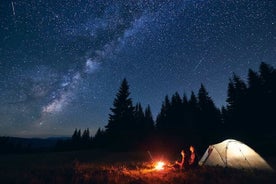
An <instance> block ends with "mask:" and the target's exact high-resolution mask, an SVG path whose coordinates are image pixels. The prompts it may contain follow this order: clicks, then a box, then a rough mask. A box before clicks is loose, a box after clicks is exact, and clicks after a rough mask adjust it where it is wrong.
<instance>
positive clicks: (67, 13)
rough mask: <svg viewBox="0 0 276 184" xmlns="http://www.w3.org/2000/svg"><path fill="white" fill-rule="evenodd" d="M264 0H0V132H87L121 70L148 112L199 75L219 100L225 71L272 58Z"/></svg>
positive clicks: (271, 19) (273, 38)
mask: <svg viewBox="0 0 276 184" xmlns="http://www.w3.org/2000/svg"><path fill="white" fill-rule="evenodd" d="M275 10H276V5H275V1H273V0H264V1H261V0H240V1H239V0H173V1H172V0H171V1H169V0H166V1H161V0H160V1H159V0H156V1H155V0H129V1H122V0H121V1H119V0H118V1H115V0H114V1H111V0H72V1H71V0H66V1H58V0H57V1H46V0H13V1H11V0H1V2H0V74H1V75H0V135H2V136H20V137H48V136H71V135H72V134H73V131H74V129H75V128H81V129H84V128H89V129H90V132H91V133H92V134H93V133H95V131H96V130H97V129H98V128H99V127H101V128H104V126H105V125H106V124H107V122H108V114H109V113H110V109H109V108H110V107H112V103H113V100H114V98H115V95H116V93H117V92H118V89H119V86H120V84H121V82H122V80H123V78H126V79H127V80H128V82H129V85H130V92H131V98H132V99H133V102H134V103H136V102H141V104H142V106H143V107H146V105H148V104H149V105H150V106H151V109H152V112H153V116H154V117H156V115H157V113H158V112H159V111H160V108H161V104H162V101H163V99H164V97H165V95H166V94H168V95H169V96H171V95H172V94H173V93H174V92H176V91H178V92H179V93H180V95H183V94H184V93H186V94H187V95H188V96H190V94H191V91H192V90H193V91H195V93H197V92H198V89H199V87H200V84H201V83H203V84H204V85H205V87H206V88H207V91H208V92H209V95H210V96H211V97H212V99H213V100H214V102H215V104H216V105H217V107H221V106H222V105H225V100H226V95H227V85H228V81H229V78H230V77H231V76H232V74H233V72H234V73H236V74H237V75H239V76H240V77H242V78H243V79H245V80H246V77H247V72H248V69H249V68H251V69H253V70H255V71H257V70H258V67H259V65H260V63H261V62H266V63H268V64H270V65H272V66H274V67H275V66H276V11H275Z"/></svg>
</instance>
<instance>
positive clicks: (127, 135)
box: [105, 79, 135, 148]
mask: <svg viewBox="0 0 276 184" xmlns="http://www.w3.org/2000/svg"><path fill="white" fill-rule="evenodd" d="M129 95H130V92H129V85H128V82H127V80H126V79H124V80H123V82H122V84H121V86H120V89H119V92H118V93H117V94H116V98H115V99H114V102H113V107H112V108H110V110H111V114H109V120H108V124H107V125H106V126H105V128H106V133H107V136H109V140H110V144H111V145H113V146H114V148H116V147H117V148H119V147H121V148H124V147H125V148H127V147H130V146H131V142H132V141H133V139H135V137H134V136H133V135H135V130H134V129H133V125H134V107H133V105H132V99H131V98H130V97H129Z"/></svg>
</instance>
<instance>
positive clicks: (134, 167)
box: [0, 151, 276, 184]
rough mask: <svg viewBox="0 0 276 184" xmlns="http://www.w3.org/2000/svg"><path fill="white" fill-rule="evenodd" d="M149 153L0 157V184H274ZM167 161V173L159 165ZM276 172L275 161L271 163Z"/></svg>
mask: <svg viewBox="0 0 276 184" xmlns="http://www.w3.org/2000/svg"><path fill="white" fill-rule="evenodd" d="M152 155H153V157H154V160H152V159H151V158H150V157H149V155H148V154H147V152H139V153H133V152H132V153H120V152H102V151H72V152H49V153H37V154H10V155H0V183H26V184H36V183H42V184H44V183H45V184H46V183H47V184H48V183H59V184H65V183H66V184H70V183H72V184H77V183H81V184H108V183H110V184H165V183H166V184H167V183H170V184H190V183H199V184H213V183H226V184H245V183H250V184H257V183H262V184H270V183H271V184H272V183H274V184H275V183H276V173H275V172H273V173H271V172H264V171H246V170H236V169H230V168H220V167H198V168H195V169H191V170H184V171H179V170H177V169H173V168H172V167H170V166H169V165H170V164H171V163H173V160H172V159H165V158H168V157H166V156H164V155H162V156H157V154H154V153H153V154H152ZM160 159H162V160H164V161H166V163H167V165H166V166H165V168H164V169H163V170H156V169H155V168H154V165H155V161H157V160H160ZM268 161H269V163H270V164H271V166H272V167H273V168H275V165H274V164H275V159H270V160H268Z"/></svg>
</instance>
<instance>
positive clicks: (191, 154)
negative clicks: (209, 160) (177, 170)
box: [188, 146, 198, 168]
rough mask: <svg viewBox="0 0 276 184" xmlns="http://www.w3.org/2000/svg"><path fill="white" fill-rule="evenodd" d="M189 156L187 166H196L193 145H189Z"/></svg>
mask: <svg viewBox="0 0 276 184" xmlns="http://www.w3.org/2000/svg"><path fill="white" fill-rule="evenodd" d="M189 150H190V157H189V161H188V164H189V168H194V167H196V166H197V162H198V161H197V159H198V158H197V155H196V153H195V148H194V146H190V149H189Z"/></svg>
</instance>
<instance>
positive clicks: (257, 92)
mask: <svg viewBox="0 0 276 184" xmlns="http://www.w3.org/2000/svg"><path fill="white" fill-rule="evenodd" d="M226 102H227V105H226V106H225V107H222V108H221V109H219V108H218V107H216V106H215V104H214V102H213V100H212V98H211V97H210V96H209V94H208V92H207V90H206V88H205V87H204V85H203V84H201V86H200V88H199V90H198V92H197V93H195V92H193V91H192V92H191V95H190V96H189V97H188V96H187V95H186V94H184V95H180V94H179V93H178V92H176V93H175V94H173V95H172V96H171V97H169V96H168V95H167V96H165V99H164V101H163V103H162V107H161V110H160V112H159V114H158V115H157V118H156V120H155V121H154V120H153V118H152V114H151V109H150V106H147V107H146V108H145V110H143V108H142V106H141V104H140V103H137V104H136V105H133V102H132V99H131V98H130V91H129V85H128V82H127V80H126V79H124V80H123V81H122V84H121V86H120V88H119V91H118V93H117V94H116V97H115V99H114V102H113V107H112V108H110V111H111V113H110V114H109V121H108V124H107V125H106V126H105V128H104V129H101V128H99V129H98V131H97V133H96V134H95V136H93V137H91V136H90V135H89V129H86V130H84V132H83V133H82V132H81V130H77V129H76V130H75V132H74V134H73V136H72V139H71V140H69V141H67V142H66V143H65V142H61V143H60V144H59V147H60V148H64V149H65V148H67V149H68V148H74V149H81V148H101V149H112V150H129V149H148V150H152V149H159V148H163V149H168V148H170V150H174V149H179V148H180V147H185V146H188V145H191V144H193V145H195V146H196V147H197V148H198V149H199V150H203V149H206V147H207V146H208V145H209V144H213V143H216V142H219V141H222V140H223V139H225V138H234V139H238V140H241V141H244V142H245V143H248V144H249V145H250V146H252V147H254V148H257V149H259V150H265V151H269V153H272V152H274V153H275V147H276V144H275V143H274V141H273V140H275V138H276V137H275V135H276V133H275V129H274V124H275V122H276V118H275V114H276V108H275V104H276V70H275V69H274V68H273V67H272V66H270V65H268V64H266V63H261V64H260V67H259V71H258V72H255V71H253V70H251V69H249V71H248V76H247V82H245V81H243V80H242V79H241V78H240V77H239V76H237V75H235V74H233V76H232V77H231V78H230V80H229V84H228V91H227V99H226ZM62 146H63V147H62ZM266 149H267V150H266Z"/></svg>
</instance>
